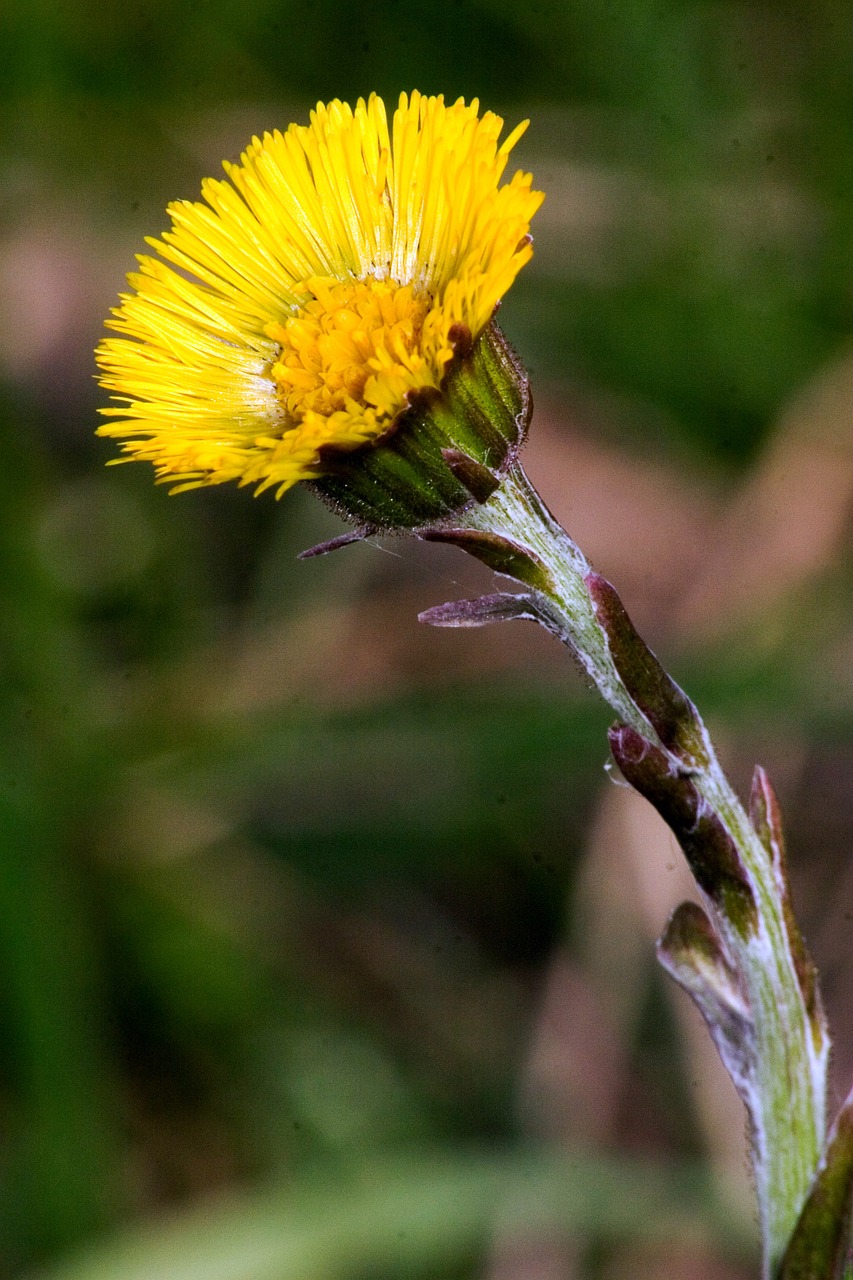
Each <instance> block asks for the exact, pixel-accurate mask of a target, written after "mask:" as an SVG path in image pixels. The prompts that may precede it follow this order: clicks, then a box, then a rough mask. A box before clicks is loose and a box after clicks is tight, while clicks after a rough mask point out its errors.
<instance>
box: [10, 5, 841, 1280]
mask: <svg viewBox="0 0 853 1280" xmlns="http://www.w3.org/2000/svg"><path fill="white" fill-rule="evenodd" d="M0 48H2V49H3V68H2V73H0V375H2V385H0V543H2V551H1V552H0V590H2V608H0V654H2V657H0V1271H2V1274H3V1275H4V1276H27V1277H32V1276H35V1275H36V1274H37V1275H39V1276H42V1277H44V1276H49V1277H51V1280H155V1277H156V1280H191V1278H192V1280H195V1277H202V1276H203V1277H205V1280H212V1278H213V1280H384V1278H385V1277H388V1278H389V1280H391V1278H394V1280H396V1278H397V1277H406V1278H407V1280H420V1278H421V1277H423V1278H426V1277H430V1278H431V1280H445V1278H447V1280H462V1278H466V1280H467V1278H468V1277H484V1278H486V1280H566V1278H571V1280H574V1278H575V1277H578V1278H579V1280H585V1278H586V1277H589V1278H590V1280H611V1278H615V1277H617V1276H624V1275H631V1276H632V1277H634V1280H652V1278H660V1280H663V1277H666V1278H667V1280H682V1278H683V1280H699V1278H702V1280H738V1278H739V1277H748V1276H750V1275H753V1274H755V1269H756V1250H755V1225H754V1221H753V1211H752V1207H751V1203H752V1202H751V1192H750V1190H749V1186H748V1178H747V1174H746V1169H745V1155H744V1151H745V1148H744V1120H743V1115H742V1113H741V1110H740V1108H739V1105H738V1103H737V1101H736V1100H735V1099H734V1098H733V1097H732V1094H731V1090H730V1088H729V1086H728V1084H727V1081H726V1080H725V1078H724V1077H723V1075H722V1073H721V1071H720V1069H719V1068H718V1066H717V1064H716V1060H715V1059H714V1057H713V1054H712V1053H711V1052H710V1050H709V1048H708V1045H707V1043H706V1040H705V1037H704V1032H703V1030H702V1028H701V1027H697V1025H696V1022H695V1020H694V1019H693V1017H692V1014H691V1011H690V1009H689V1008H688V1007H687V1006H686V1002H684V1001H682V999H681V997H680V996H679V994H678V993H676V992H675V991H674V990H673V989H672V987H671V985H669V984H668V983H667V981H666V980H665V979H664V978H663V976H662V975H661V974H659V973H658V972H657V970H656V968H655V964H654V960H653V940H654V938H655V936H656V934H657V933H658V932H659V931H660V929H661V928H662V926H663V924H664V922H665V919H666V916H667V913H668V911H669V910H670V909H671V908H672V907H673V906H674V905H675V903H676V902H677V901H679V899H680V898H681V897H682V896H684V895H685V894H686V893H688V892H689V884H688V883H687V882H686V879H685V873H684V872H683V870H682V868H681V862H680V857H679V854H678V851H677V850H676V849H675V847H674V845H673V842H672V840H671V838H670V837H669V836H668V834H667V833H666V832H665V831H663V830H662V829H661V827H660V825H659V824H658V823H657V821H656V819H654V817H653V816H652V815H651V814H650V812H649V811H648V810H647V809H646V808H645V807H644V806H643V805H642V804H641V803H640V802H639V801H638V800H635V799H634V798H633V797H632V796H631V794H630V793H628V792H627V791H626V790H625V789H624V788H620V787H619V786H617V785H615V784H614V782H613V780H612V778H611V776H610V775H609V774H608V773H607V771H606V768H605V766H606V748H605V729H606V727H607V724H608V713H607V711H606V709H604V708H603V707H601V706H599V705H598V703H597V701H596V699H595V698H594V697H593V696H592V694H591V693H590V692H589V691H588V690H587V689H586V688H585V687H584V685H583V683H582V681H581V680H580V678H579V677H578V676H577V674H576V673H575V672H574V670H573V669H572V668H571V665H570V664H569V663H568V662H567V660H566V657H565V655H564V654H563V653H562V652H560V651H559V649H558V646H557V645H556V643H555V642H553V641H552V640H550V639H549V638H548V637H546V636H544V635H540V634H539V633H537V632H536V631H535V629H534V628H532V627H527V626H526V624H525V626H521V627H504V628H493V629H491V630H488V631H483V632H477V633H467V632H438V631H429V630H427V629H426V628H421V627H419V626H418V624H417V622H416V614H417V612H418V610H419V609H423V608H426V607H428V606H430V605H433V604H438V603H441V602H442V601H443V600H445V599H449V598H454V597H457V596H462V595H466V594H471V593H472V592H476V591H478V590H482V589H490V588H491V582H490V578H489V575H488V574H487V573H486V572H485V570H483V569H482V567H479V566H476V565H473V564H469V563H467V562H466V561H465V560H464V558H463V557H462V556H460V555H459V554H458V553H456V552H452V551H450V550H447V551H443V550H441V549H438V548H435V547H432V548H422V547H419V546H417V545H415V544H413V543H409V542H406V541H403V540H388V541H385V542H383V543H368V544H364V545H360V546H356V547H352V548H348V549H346V550H343V551H341V552H339V553H337V554H336V555H334V556H330V557H328V558H326V559H324V560H313V561H308V562H299V561H297V560H296V558H295V557H296V554H297V553H298V552H299V551H300V550H301V549H302V548H303V547H307V546H310V545H311V544H312V543H314V542H317V541H318V540H320V539H322V538H324V537H328V536H332V535H333V534H334V533H336V532H338V530H339V525H338V524H337V522H336V520H335V518H334V517H333V516H332V515H330V514H329V513H328V512H326V511H325V510H324V509H323V508H322V507H321V506H320V505H319V504H318V503H317V502H316V501H315V500H314V499H312V498H311V497H310V496H309V495H307V494H305V493H301V492H297V493H294V494H291V495H288V497H287V500H286V501H283V502H281V503H280V504H276V503H275V501H274V500H273V499H272V498H271V496H270V495H269V494H266V495H264V496H263V498H261V499H259V500H258V501H253V500H252V499H251V498H250V497H249V496H247V494H246V493H245V492H236V491H231V490H228V489H225V488H223V489H221V490H218V491H209V492H204V493H199V492H197V493H192V494H189V495H184V496H182V497H181V498H169V497H168V496H167V495H166V493H165V491H164V490H163V489H162V488H156V487H155V486H154V485H153V484H152V483H151V480H152V476H151V474H150V471H149V470H148V469H147V468H146V467H143V466H141V465H139V466H137V465H133V466H127V467H120V468H117V469H111V470H109V471H106V470H104V463H105V462H106V461H107V459H108V458H109V457H110V456H112V448H111V446H110V445H109V444H108V443H107V442H104V441H98V440H96V439H95V438H94V436H93V429H94V427H95V425H96V409H97V406H98V405H99V403H101V402H102V400H103V397H102V395H101V394H100V393H99V391H98V388H97V386H96V384H95V382H94V378H93V372H94V370H93V360H92V354H91V352H92V348H93V346H94V344H95V343H96V341H97V340H98V338H99V336H100V334H101V332H102V323H103V318H104V316H105V314H106V313H107V311H108V309H109V307H110V306H111V305H113V303H114V300H115V297H116V294H117V293H118V291H119V289H120V288H121V287H122V284H123V278H124V273H125V272H126V271H127V270H128V269H129V268H131V267H132V265H133V254H134V253H135V252H138V251H139V250H140V249H141V248H142V247H143V236H144V235H146V234H149V233H152V234H153V233H156V232H158V231H160V230H161V229H162V228H163V226H164V224H165V217H164V212H163V210H164V206H165V204H166V202H167V201H168V200H169V199H172V198H175V197H179V196H184V197H194V196H195V195H196V194H197V192H198V187H199V183H200V180H201V178H202V177H203V176H205V175H206V174H208V173H215V172H217V171H218V169H219V163H220V161H221V159H222V157H223V156H228V157H229V158H236V157H237V156H238V155H239V152H240V150H241V149H242V147H243V146H244V145H245V143H246V141H247V140H248V138H249V137H250V136H251V134H252V132H253V131H256V130H262V129H264V128H267V127H274V126H283V125H285V124H286V123H288V122H289V121H290V120H292V119H296V120H304V119H305V118H306V114H307V111H308V109H309V108H310V106H311V105H312V103H313V102H314V101H316V100H317V99H318V98H328V97H333V96H340V97H345V98H346V97H349V98H352V97H354V96H357V95H359V94H364V93H368V92H369V91H370V90H372V89H376V90H378V91H380V92H382V93H383V94H384V95H386V97H388V98H391V99H393V98H395V97H396V95H397V94H398V93H399V91H400V90H401V89H408V88H411V87H413V86H417V87H419V88H421V89H422V90H424V91H426V92H430V93H438V92H443V93H445V94H446V95H448V96H450V97H451V98H453V97H456V96H457V95H464V96H466V97H471V96H474V95H479V96H480V98H481V100H482V102H483V104H484V105H485V106H488V107H490V108H492V109H495V110H497V111H500V112H502V113H504V114H506V116H507V117H508V118H509V120H510V122H511V123H514V122H515V121H516V120H517V119H519V118H521V117H523V116H530V118H531V120H532V124H531V128H530V130H529V132H528V134H527V135H526V137H525V138H524V140H523V142H522V143H521V145H520V146H519V148H518V152H517V154H518V159H519V163H520V164H521V165H522V166H523V167H525V168H531V169H532V170H533V171H534V173H535V177H536V180H537V185H538V186H540V187H542V188H543V189H544V190H545V191H546V192H547V193H548V197H547V201H546V204H545V206H544V207H543V209H542V211H541V213H540V214H539V215H538V217H537V220H536V227H535V231H536V256H535V258H534V261H533V263H532V264H531V265H530V266H529V267H528V268H527V269H526V270H525V272H524V273H523V278H522V279H520V280H519V281H518V283H517V285H516V287H515V288H514V289H513V290H512V293H511V295H510V296H509V297H508V298H507V299H506V301H505V303H504V306H503V310H502V313H501V314H502V323H503V325H504V327H505V329H506V331H507V333H508V334H509V336H510V338H511V339H512V340H513V342H514V343H515V344H516V346H517V347H518V348H519V350H520V351H521V353H522V354H523V357H524V359H525V360H526V362H527V363H528V365H529V367H530V369H531V372H532V376H533V380H534V394H535V398H536V401H537V412H536V418H535V423H534V430H533V434H532V438H531V441H530V445H529V450H528V461H529V469H530V472H531V475H532V476H533V478H534V480H535V481H536V482H537V483H538V484H539V486H540V488H541V491H542V493H543V495H544V496H545V498H546V499H547V500H548V502H549V503H550V504H551V505H552V507H553V508H554V510H555V512H556V513H557V514H558V515H559V516H560V517H561V518H562V519H563V520H564V521H565V522H566V524H567V527H568V528H569V529H570V531H571V532H572V533H573V534H574V535H575V536H576V537H577V538H578V539H579V541H580V542H581V544H582V545H583V546H584V548H585V549H586V551H587V553H588V554H589V556H590V558H591V559H592V560H593V562H594V563H595V565H596V566H597V567H598V568H599V569H600V570H601V571H602V572H604V573H605V574H607V575H608V576H609V577H610V578H611V579H612V580H613V581H614V582H615V583H616V584H617V586H618V588H619V589H620V591H621V592H622V594H623V597H624V599H625V601H626V603H627V605H628V607H629V609H630V611H631V612H632V614H633V615H634V617H635V620H636V621H637V623H638V624H639V625H640V627H641V629H642V630H643V631H644V632H645V634H646V635H647V637H648V638H649V640H650V641H651V642H652V643H653V645H654V646H655V647H656V649H657V650H658V651H659V652H660V654H661V656H662V657H663V658H664V660H665V662H666V663H667V664H668V665H669V666H670V668H671V669H672V670H673V671H674V673H675V674H676V675H677V677H678V678H679V679H680V680H681V681H682V683H684V684H685V685H686V686H687V688H688V689H689V690H690V692H691V693H692V694H693V695H694V697H695V698H696V700H697V701H698V702H699V704H700V706H701V707H702V708H703V710H704V712H705V714H706V716H707V718H708V720H709V722H710V724H711V725H712V727H713V731H714V733H715V736H716V737H717V739H718V741H719V744H720V747H721V749H722V751H723V754H724V757H725V759H726V761H727V764H728V766H729V768H730V770H731V773H732V776H733V778H734V779H735V781H736V782H737V784H738V785H739V786H740V787H741V789H744V788H746V787H747V786H748V781H749V775H750V771H751V767H752V764H753V762H754V761H755V760H757V759H760V760H761V761H762V762H763V763H764V764H765V765H766V766H767V767H768V769H769V770H770V772H771V775H772V776H773V777H774V778H775V780H776V783H777V786H778V788H779V790H780V793H781V796H782V800H783V806H784V810H785V812H786V815H787V822H788V829H789V839H790V849H791V860H792V865H793V877H794V887H795V895H796V901H797V905H798V908H799V912H800V915H801V918H802V921H803V923H804V926H805V930H806V933H807V936H808V938H809V940H810V942H811V945H812V948H813V950H814V952H815V954H816V957H817V959H818V961H819V963H820V966H821V969H822V972H823V976H824V982H825V990H826V996H827V1001H828V1004H829V1009H830V1014H831V1017H832V1021H833V1025H834V1030H835V1034H836V1039H837V1049H836V1054H835V1059H834V1085H833V1097H834V1099H836V1100H837V1099H838V1097H839V1095H840V1093H841V1092H842V1091H846V1088H847V1085H848V1082H849V1079H850V1077H851V1075H853V1048H851V1045H853V1005H852V1004H851V992H853V928H851V923H850V922H851V919H853V873H851V858H850V853H851V849H853V788H851V785H850V783H851V766H852V765H853V734H852V733H851V730H853V682H851V659H853V633H851V621H852V620H853V593H851V577H853V573H851V563H850V549H851V531H853V520H851V513H853V414H851V405H853V354H851V353H853V348H851V343H850V339H851V329H853V255H851V250H853V77H851V74H850V69H851V67H853V22H851V17H850V9H849V5H848V4H847V0H775V2H774V3H773V4H770V3H766V4H765V3H748V2H739V3H734V2H733V0H718V2H715V3H706V2H703V0H616V2H615V3H608V4H590V3H588V0H562V2H561V3H550V2H548V0H544V2H541V3H530V4H525V5H520V4H517V3H508V0H456V2H455V3H442V2H441V0H437V2H433V3H429V4H428V3H425V0H375V2H374V3H372V4H370V5H366V4H360V3H358V2H356V3H352V2H347V3H344V2H343V0H341V2H340V3H335V2H330V0H318V2H317V3H313V4H305V3H303V4H298V5H297V4H293V3H291V2H290V0H239V3H238V2H237V0H195V2H194V3H189V2H188V0H124V2H123V3H121V4H109V5H104V4H102V3H100V0H63V3H61V4H59V5H57V4H55V3H48V0H17V2H16V3H8V4H5V5H3V6H2V8H0Z"/></svg>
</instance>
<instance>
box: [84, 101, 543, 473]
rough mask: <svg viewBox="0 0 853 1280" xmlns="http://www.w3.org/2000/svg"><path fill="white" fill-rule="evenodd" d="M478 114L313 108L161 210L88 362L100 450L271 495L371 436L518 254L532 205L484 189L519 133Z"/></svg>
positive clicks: (469, 327)
mask: <svg viewBox="0 0 853 1280" xmlns="http://www.w3.org/2000/svg"><path fill="white" fill-rule="evenodd" d="M478 111H479V103H478V102H477V100H476V99H475V100H474V101H472V102H471V103H470V104H468V105H466V104H465V102H464V101H463V100H461V99H460V100H459V101H458V102H456V103H454V104H453V105H452V106H446V105H445V103H444V100H443V98H441V97H436V98H426V97H423V96H422V95H421V94H419V93H413V94H412V95H411V97H407V95H406V94H403V95H402V96H401V98H400V103H399V106H398V108H397V110H396V112H395V113H394V117H393V121H392V122H391V127H390V130H389V127H388V121H387V118H386V113H385V106H384V104H383V102H382V99H381V98H378V97H376V95H372V96H371V97H370V99H369V101H367V102H364V101H363V100H359V102H358V104H357V105H356V107H355V110H353V109H352V108H351V107H349V106H348V105H347V104H346V103H343V102H339V101H334V102H331V103H329V104H328V105H324V104H323V103H319V104H318V106H317V108H316V110H315V111H313V112H312V113H311V120H310V124H309V125H308V126H300V125H291V126H290V127H289V128H288V130H287V131H286V132H285V133H279V132H275V133H272V134H269V133H267V134H265V135H264V137H263V139H262V140H261V139H258V138H254V139H253V140H252V143H251V146H250V147H249V148H248V150H247V151H246V152H245V153H244V154H243V156H242V157H241V162H240V164H228V163H226V164H225V171H226V174H227V176H228V178H229V179H230V181H225V180H214V179H208V180H207V181H206V182H204V183H203V184H202V195H203V197H204V200H205V201H206V203H204V204H202V203H192V202H190V201H185V200H182V201H177V202H176V203H174V204H172V205H170V206H169V210H168V212H169V214H170V216H171V219H172V227H171V229H170V230H169V231H166V232H164V234H163V236H162V238H161V239H160V240H154V239H152V240H149V241H148V243H149V244H150V245H151V246H152V248H154V249H155V250H156V253H157V255H158V256H156V257H152V256H142V257H140V258H139V271H138V272H137V273H134V274H132V275H130V276H129V277H128V280H129V283H130V285H131V287H132V289H133V292H131V293H127V294H123V295H122V298H121V305H120V306H119V307H117V308H116V309H115V310H114V311H113V313H112V319H111V320H109V321H108V325H109V327H110V328H112V329H113V330H115V331H117V332H118V333H119V334H121V335H122V336H121V337H118V338H112V337H111V338H106V339H104V341H103V342H102V343H101V345H100V347H99V348H98V352H97V359H98V364H99V366H100V369H101V383H102V385H103V386H104V387H106V388H107V389H108V390H109V391H111V392H112V393H113V399H114V400H115V401H116V403H115V404H114V405H113V406H112V407H110V408H108V409H104V410H103V411H102V412H103V413H104V415H105V416H107V417H108V418H109V419H110V421H109V422H107V423H106V424H104V425H102V426H101V427H100V428H99V432H100V434H102V435H108V436H115V437H118V438H119V439H120V440H121V441H122V444H121V448H122V451H123V452H124V453H125V454H126V455H129V457H131V458H142V459H147V460H149V461H151V462H153V463H154V466H155V467H156V470H157V475H158V477H159V478H160V479H161V480H166V481H170V482H172V483H173V484H174V486H175V489H176V490H180V489H187V488H193V487H195V486H198V485H209V484H219V483H221V482H223V481H226V480H237V481H239V483H240V484H253V485H257V487H258V491H260V490H262V489H265V488H267V487H268V486H270V485H274V486H276V487H277V493H278V494H281V493H283V492H284V491H285V490H286V489H288V488H290V486H291V485H293V484H294V483H296V481H298V480H314V479H317V478H319V477H320V476H323V475H324V474H325V473H326V472H327V471H328V469H329V461H328V459H329V457H330V453H332V454H334V452H335V451H348V450H353V449H357V448H358V447H359V446H362V445H366V444H369V443H371V442H378V441H380V440H382V439H383V438H385V437H387V436H388V434H389V433H390V431H391V430H393V428H394V425H395V420H397V419H398V418H399V416H400V414H401V413H402V412H403V411H404V410H405V409H406V408H407V407H408V406H409V404H410V402H411V401H412V399H414V398H416V393H417V392H420V391H422V390H423V389H425V388H438V387H440V386H441V384H442V380H443V379H444V377H445V374H446V372H447V370H448V367H449V366H450V364H451V363H452V361H453V357H454V351H455V349H456V348H457V346H458V345H460V335H464V336H465V337H467V338H468V339H469V342H470V339H471V338H476V337H477V336H478V335H479V334H480V333H481V332H482V331H483V330H484V329H485V327H486V326H487V325H488V324H489V321H490V319H491V317H492V314H493V312H494V309H495V306H496V304H497V303H498V301H499V300H500V298H501V297H502V295H503V294H504V293H505V292H506V290H507V289H508V288H509V286H510V285H511V284H512V282H513V280H514V279H515V276H516V274H517V273H518V271H519V270H520V269H521V267H522V266H523V265H524V263H525V262H527V261H528V259H529V258H530V256H531V252H532V250H531V247H530V238H529V236H528V230H529V225H530V219H531V218H532V216H533V214H534V213H535V211H536V209H537V208H538V207H539V205H540V203H541V201H542V199H543V197H542V195H541V194H540V193H539V192H536V191H533V190H532V189H531V181H532V179H531V177H530V175H529V174H522V173H516V174H515V176H514V177H513V178H512V179H511V180H510V181H509V182H507V183H505V184H504V185H501V176H502V174H503V171H504V168H505V166H506V163H507V158H508V155H509V152H510V150H511V149H512V147H513V146H514V144H515V143H516V141H517V140H518V138H519V137H520V136H521V134H522V133H523V132H524V129H525V127H526V122H525V123H524V124H521V125H519V126H518V128H516V129H515V130H514V131H513V132H512V133H511V134H510V135H509V136H508V137H507V138H506V140H505V141H504V142H503V143H500V141H499V139H500V133H501V130H502V128H503V121H502V120H501V119H500V117H498V116H496V115H494V114H492V113H491V112H486V113H485V114H484V115H483V116H479V115H478ZM123 460H126V459H117V461H123Z"/></svg>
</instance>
